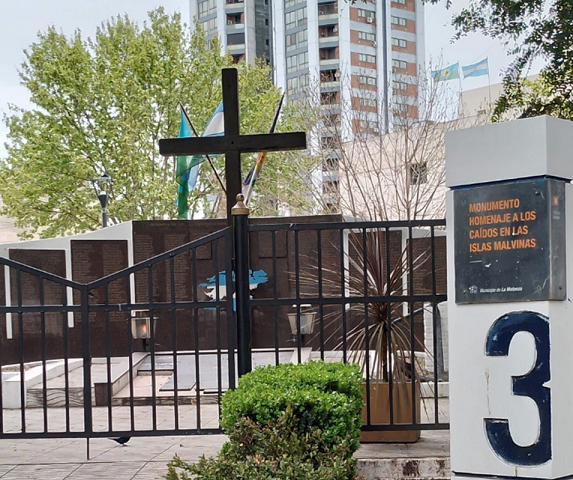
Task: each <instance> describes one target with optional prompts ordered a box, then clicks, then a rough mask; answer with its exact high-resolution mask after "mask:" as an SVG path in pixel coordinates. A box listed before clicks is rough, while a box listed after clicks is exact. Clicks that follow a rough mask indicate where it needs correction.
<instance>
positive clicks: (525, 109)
mask: <svg viewBox="0 0 573 480" xmlns="http://www.w3.org/2000/svg"><path fill="white" fill-rule="evenodd" d="M429 1H431V2H432V3H437V2H439V1H441V0H429ZM450 3H454V2H453V1H451V0H447V4H448V5H449V4H450ZM452 23H453V25H454V26H455V27H456V30H457V35H456V36H457V38H459V37H461V36H464V35H467V34H469V33H471V32H481V33H483V34H485V35H487V36H489V37H492V38H496V39H499V40H502V41H503V42H505V44H506V46H507V49H508V53H510V54H512V55H514V60H513V62H512V63H511V65H510V66H509V68H508V69H507V71H506V72H505V76H504V80H503V83H504V90H503V93H502V95H501V97H500V99H499V100H498V102H497V105H496V108H495V110H494V119H501V118H503V117H504V116H509V115H511V116H515V115H516V113H517V115H518V116H520V117H532V116H536V115H544V114H546V115H554V116H558V117H561V118H566V119H573V88H572V85H573V2H571V0H470V1H469V5H468V6H467V7H466V8H464V9H463V10H461V12H460V13H459V14H458V15H456V16H455V17H454V18H453V21H452ZM536 58H542V59H544V60H545V62H546V63H545V66H544V67H543V68H542V70H541V72H540V75H539V78H538V79H537V80H536V81H534V82H530V81H527V80H526V78H525V77H526V76H527V74H528V71H529V67H530V66H531V62H532V61H533V60H534V59H536Z"/></svg>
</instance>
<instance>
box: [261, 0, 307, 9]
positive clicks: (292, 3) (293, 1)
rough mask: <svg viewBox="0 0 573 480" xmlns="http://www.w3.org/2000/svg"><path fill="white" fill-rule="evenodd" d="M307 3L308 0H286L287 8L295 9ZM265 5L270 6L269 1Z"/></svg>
mask: <svg viewBox="0 0 573 480" xmlns="http://www.w3.org/2000/svg"><path fill="white" fill-rule="evenodd" d="M305 1H306V0H285V8H288V7H294V6H295V5H297V4H299V3H302V2H305ZM265 5H268V0H265Z"/></svg>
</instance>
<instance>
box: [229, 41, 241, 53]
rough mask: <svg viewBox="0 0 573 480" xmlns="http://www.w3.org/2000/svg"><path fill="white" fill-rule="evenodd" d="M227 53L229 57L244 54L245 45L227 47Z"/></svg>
mask: <svg viewBox="0 0 573 480" xmlns="http://www.w3.org/2000/svg"><path fill="white" fill-rule="evenodd" d="M227 51H228V52H229V54H231V55H239V54H241V53H245V44H244V43H240V44H238V45H227Z"/></svg>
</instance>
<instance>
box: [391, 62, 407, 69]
mask: <svg viewBox="0 0 573 480" xmlns="http://www.w3.org/2000/svg"><path fill="white" fill-rule="evenodd" d="M392 68H395V69H400V70H406V68H408V63H407V62H405V61H404V60H392Z"/></svg>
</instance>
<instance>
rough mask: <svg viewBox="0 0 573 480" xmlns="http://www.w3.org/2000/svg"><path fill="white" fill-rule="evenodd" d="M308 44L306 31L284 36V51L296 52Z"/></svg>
mask: <svg viewBox="0 0 573 480" xmlns="http://www.w3.org/2000/svg"><path fill="white" fill-rule="evenodd" d="M307 44H308V30H302V31H300V32H296V33H291V34H290V35H287V36H286V49H287V52H288V51H290V50H296V49H297V48H302V47H306V45H307Z"/></svg>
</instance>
